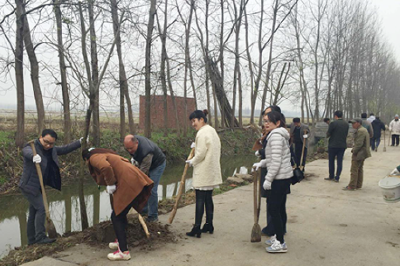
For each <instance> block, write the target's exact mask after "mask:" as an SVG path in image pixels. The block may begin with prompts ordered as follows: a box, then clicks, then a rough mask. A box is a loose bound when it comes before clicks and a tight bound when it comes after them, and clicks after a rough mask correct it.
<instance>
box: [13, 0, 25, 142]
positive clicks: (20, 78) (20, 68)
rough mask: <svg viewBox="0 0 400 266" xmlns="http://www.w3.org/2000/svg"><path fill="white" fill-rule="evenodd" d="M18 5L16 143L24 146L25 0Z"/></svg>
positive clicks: (16, 1)
mask: <svg viewBox="0 0 400 266" xmlns="http://www.w3.org/2000/svg"><path fill="white" fill-rule="evenodd" d="M15 4H16V5H17V7H16V11H15V15H16V25H17V28H16V31H15V81H16V88H17V133H16V136H15V144H16V145H17V146H18V147H20V148H22V146H23V145H24V142H25V141H24V137H25V127H24V126H25V95H24V62H23V59H24V18H23V16H24V15H23V13H24V12H23V5H24V1H23V0H15Z"/></svg>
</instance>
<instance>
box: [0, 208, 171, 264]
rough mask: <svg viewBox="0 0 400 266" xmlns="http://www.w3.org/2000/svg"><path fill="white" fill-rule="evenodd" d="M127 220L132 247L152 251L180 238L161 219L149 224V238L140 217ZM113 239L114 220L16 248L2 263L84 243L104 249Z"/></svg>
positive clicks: (51, 252)
mask: <svg viewBox="0 0 400 266" xmlns="http://www.w3.org/2000/svg"><path fill="white" fill-rule="evenodd" d="M135 217H136V219H135ZM128 221H129V223H128V226H127V237H128V239H127V241H128V246H129V247H130V248H135V247H139V248H140V249H141V250H147V251H151V250H154V249H157V248H158V247H160V246H162V245H165V244H166V243H170V242H176V241H177V237H176V236H175V235H174V234H173V233H172V232H171V231H169V229H168V227H169V225H165V224H161V223H159V222H152V223H147V228H148V230H149V232H150V237H149V238H147V237H146V234H145V233H144V231H143V228H142V226H141V224H140V223H139V221H138V219H137V216H131V217H128ZM113 241H115V234H114V229H113V227H112V223H111V222H110V221H106V222H102V223H99V224H97V225H95V226H93V227H90V228H88V229H86V230H84V231H83V232H72V233H71V232H69V233H65V234H64V235H63V236H62V237H59V238H57V241H56V242H55V243H53V244H48V245H31V246H27V247H19V248H15V250H12V251H10V253H9V254H8V255H7V256H6V257H4V258H3V259H2V260H0V265H2V266H3V265H4V266H5V265H7V266H16V265H20V264H22V263H26V262H29V261H33V260H37V259H39V258H41V257H44V256H53V255H55V254H57V252H60V251H63V250H65V249H67V248H69V247H72V246H74V245H76V244H82V243H85V244H88V245H90V246H97V247H101V248H105V247H107V246H108V243H109V242H113Z"/></svg>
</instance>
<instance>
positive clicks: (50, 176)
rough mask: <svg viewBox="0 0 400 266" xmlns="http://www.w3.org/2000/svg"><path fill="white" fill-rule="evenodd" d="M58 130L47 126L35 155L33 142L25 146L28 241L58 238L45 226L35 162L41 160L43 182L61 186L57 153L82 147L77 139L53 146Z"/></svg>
mask: <svg viewBox="0 0 400 266" xmlns="http://www.w3.org/2000/svg"><path fill="white" fill-rule="evenodd" d="M56 140H57V133H56V132H54V130H52V129H45V130H43V132H42V135H41V137H40V138H39V139H36V140H35V142H34V145H35V149H36V152H37V154H36V155H35V156H33V151H32V148H31V146H30V144H27V145H26V146H25V147H24V148H23V149H22V155H23V156H24V169H23V172H22V177H21V179H20V182H19V187H20V189H21V191H22V193H23V194H24V196H25V197H26V198H27V199H28V201H29V217H28V224H27V234H28V245H32V244H48V243H52V242H54V241H55V239H50V238H48V237H47V236H46V229H45V226H44V222H45V218H46V212H45V209H44V204H43V198H42V190H41V187H40V182H39V177H38V173H37V171H36V166H35V163H36V164H40V168H41V170H42V174H43V183H44V185H48V186H51V187H52V188H55V189H58V190H61V174H60V164H59V162H58V155H64V154H67V153H70V152H72V151H74V150H76V149H78V148H79V147H81V141H80V140H77V141H74V142H72V143H71V144H68V145H66V146H61V147H58V146H54V144H55V142H56Z"/></svg>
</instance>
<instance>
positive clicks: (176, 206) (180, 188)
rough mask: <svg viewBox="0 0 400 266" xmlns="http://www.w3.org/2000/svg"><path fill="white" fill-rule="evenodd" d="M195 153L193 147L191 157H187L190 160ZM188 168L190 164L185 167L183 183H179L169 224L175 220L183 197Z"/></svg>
mask: <svg viewBox="0 0 400 266" xmlns="http://www.w3.org/2000/svg"><path fill="white" fill-rule="evenodd" d="M193 155H194V148H192V150H191V151H190V154H189V157H188V158H187V159H188V160H190V159H192V158H193ZM188 168H189V164H185V169H184V170H183V174H182V178H181V183H180V185H179V192H178V196H177V197H176V201H175V205H174V208H173V209H172V211H171V214H170V215H169V218H168V223H169V224H172V222H173V221H174V218H175V214H176V212H177V210H178V204H179V200H180V199H181V197H182V194H183V191H184V190H185V179H186V172H187V170H188Z"/></svg>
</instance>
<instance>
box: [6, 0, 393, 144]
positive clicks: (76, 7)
mask: <svg viewBox="0 0 400 266" xmlns="http://www.w3.org/2000/svg"><path fill="white" fill-rule="evenodd" d="M0 10H1V11H0V43H1V47H2V49H1V51H0V66H1V68H0V76H1V77H2V80H4V81H5V82H4V86H3V87H4V89H10V88H11V89H14V88H15V90H16V93H17V135H16V144H17V145H18V146H21V145H22V144H23V142H24V127H25V126H24V106H25V94H26V91H27V88H26V87H29V88H32V89H33V94H34V98H35V102H36V107H37V117H38V131H39V132H40V131H41V129H43V128H44V126H45V107H44V106H45V104H44V102H45V103H46V102H47V103H48V102H49V101H53V102H54V101H58V102H59V104H60V106H61V107H62V110H63V121H64V140H65V142H69V141H70V139H71V130H70V129H71V117H70V116H71V112H72V111H76V110H85V109H87V110H88V111H87V117H86V128H85V132H86V134H89V130H90V132H91V133H90V134H91V136H92V137H93V143H94V144H95V145H98V144H99V142H100V137H101V135H100V134H101V132H100V120H101V116H100V111H101V109H111V108H113V109H119V110H120V129H119V133H120V136H121V138H122V137H123V136H124V135H125V134H126V133H127V130H128V128H129V131H130V132H132V133H135V129H136V126H135V121H134V114H133V110H134V108H133V106H134V105H136V104H137V103H138V98H139V97H138V96H139V95H143V94H144V95H145V98H146V110H145V128H144V134H145V135H146V136H148V137H150V136H151V126H150V125H151V116H150V114H151V112H152V110H151V108H150V106H151V105H150V99H151V95H153V94H162V95H163V96H164V99H165V101H164V108H165V109H167V100H166V99H167V96H171V98H172V103H173V110H174V115H173V117H168V116H167V114H166V113H164V114H160V115H163V116H164V123H165V128H167V124H168V120H169V119H170V120H171V119H173V120H176V121H178V108H177V104H176V101H175V97H176V96H183V97H184V98H185V103H186V99H187V98H188V97H193V98H194V99H195V103H196V108H207V109H209V110H210V111H211V110H212V112H210V117H209V121H210V124H211V125H213V126H214V127H216V128H225V127H230V128H234V127H242V126H243V123H244V122H243V110H244V108H245V107H250V123H255V122H259V123H260V121H261V120H260V119H259V118H260V116H259V115H260V110H262V109H264V108H265V107H266V106H267V105H271V104H282V103H284V102H286V103H288V104H290V105H291V106H294V108H291V109H296V108H297V109H299V110H300V111H301V117H302V119H303V121H308V122H310V123H316V122H317V121H320V120H321V118H323V117H325V116H328V117H329V116H332V113H333V112H334V111H335V110H336V109H341V110H344V112H345V115H346V116H347V117H353V116H359V114H360V113H361V112H374V113H376V114H378V115H380V116H382V117H383V118H386V119H388V118H389V117H390V116H391V115H393V114H394V113H395V112H396V111H398V110H399V109H398V107H397V106H398V104H397V103H398V100H399V97H400V90H399V81H400V80H399V79H400V68H399V65H398V64H397V61H396V59H395V58H394V53H393V51H392V50H391V48H390V47H389V46H388V45H386V43H385V40H384V38H383V37H382V36H381V32H382V28H381V27H380V25H379V17H378V16H377V14H376V13H375V11H374V9H373V8H372V7H371V6H370V5H369V4H368V3H366V2H365V1H362V0H356V1H346V0H260V1H251V0H204V1H194V0H158V1H157V0H151V1H145V0H138V1H129V0H110V1H104V0H86V1H72V0H70V1H68V0H64V1H61V0H52V1H46V0H31V1H26V0H15V2H12V1H7V2H6V3H3V4H2V6H1V8H0ZM25 56H27V59H25ZM57 57H58V60H57V59H56V58H57ZM28 62H29V64H28ZM28 71H29V74H30V77H31V82H30V83H28V86H27V81H26V80H25V79H24V76H25V75H26V73H27V72H28ZM284 106H287V104H286V105H285V104H284ZM185 109H186V110H185V111H191V110H187V105H185ZM126 112H127V113H128V115H127V117H128V122H126V120H125V119H126ZM257 120H258V121H257ZM126 124H127V125H129V127H128V128H127V125H126ZM89 125H91V126H90V128H89ZM178 125H179V128H178V134H186V132H187V123H183V122H182V121H179V123H178ZM165 133H167V131H165Z"/></svg>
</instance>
